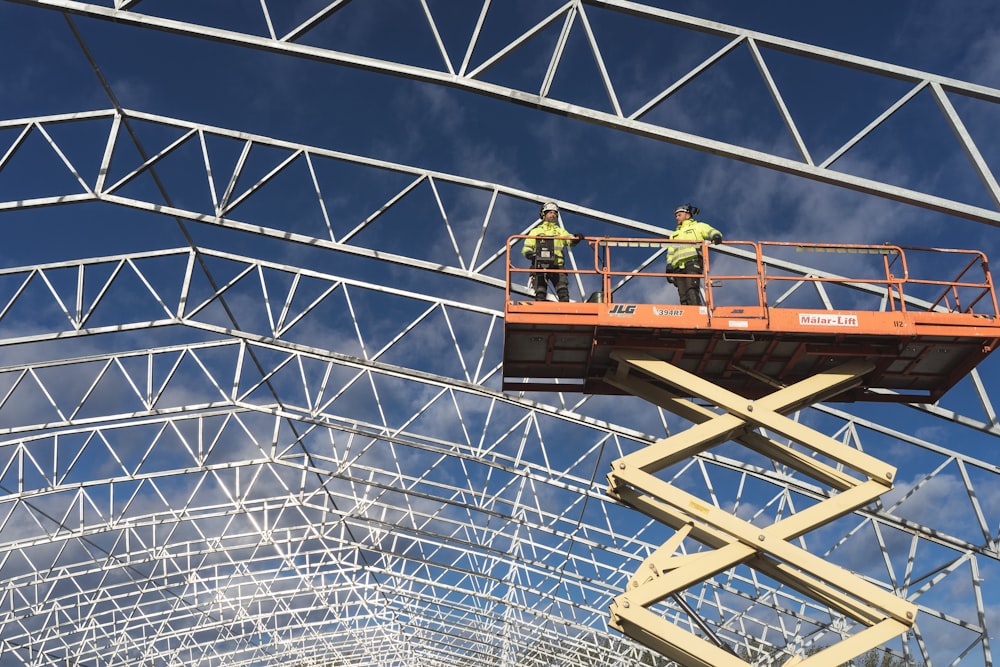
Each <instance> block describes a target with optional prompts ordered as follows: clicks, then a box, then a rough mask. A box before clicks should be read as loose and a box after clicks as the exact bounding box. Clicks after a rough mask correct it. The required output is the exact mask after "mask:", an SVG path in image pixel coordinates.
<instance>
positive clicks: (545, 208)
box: [541, 201, 559, 215]
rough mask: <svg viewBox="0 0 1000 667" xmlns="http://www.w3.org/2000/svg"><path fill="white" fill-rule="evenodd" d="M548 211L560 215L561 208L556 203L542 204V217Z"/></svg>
mask: <svg viewBox="0 0 1000 667" xmlns="http://www.w3.org/2000/svg"><path fill="white" fill-rule="evenodd" d="M546 211H555V212H556V213H558V212H559V207H558V206H557V205H556V203H555V202H554V201H547V202H545V203H544V204H542V211H541V213H542V215H545V212H546Z"/></svg>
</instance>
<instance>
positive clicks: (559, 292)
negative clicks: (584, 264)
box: [521, 201, 583, 301]
mask: <svg viewBox="0 0 1000 667" xmlns="http://www.w3.org/2000/svg"><path fill="white" fill-rule="evenodd" d="M582 238H583V237H582V236H574V235H573V234H570V233H569V232H568V231H566V230H565V229H563V227H562V225H561V224H559V206H557V205H556V203H555V202H552V201H549V202H545V203H544V204H542V209H541V211H540V212H539V219H538V222H537V223H536V224H535V226H534V227H533V228H532V229H531V231H530V232H528V238H526V239H524V247H523V248H521V254H522V255H524V256H525V257H526V258H527V259H528V261H530V262H531V267H532V268H534V269H546V270H545V271H540V272H538V273H534V274H532V282H533V283H534V285H535V298H536V299H537V300H539V301H545V299H546V298H547V297H548V283H550V282H551V283H552V284H553V285H554V286H555V288H556V296H558V297H559V300H560V301H569V278H568V276H567V275H566V273H565V272H564V271H554V270H553V269H561V268H563V266H564V265H565V257H564V256H563V249H564V248H567V247H572V246H575V245H576V244H577V243H579V242H580V240H581V239H582Z"/></svg>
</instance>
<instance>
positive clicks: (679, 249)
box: [667, 218, 722, 270]
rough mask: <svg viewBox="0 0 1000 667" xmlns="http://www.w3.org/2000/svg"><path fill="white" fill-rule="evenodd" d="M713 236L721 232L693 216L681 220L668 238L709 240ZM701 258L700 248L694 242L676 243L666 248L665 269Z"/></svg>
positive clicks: (678, 266) (720, 234)
mask: <svg viewBox="0 0 1000 667" xmlns="http://www.w3.org/2000/svg"><path fill="white" fill-rule="evenodd" d="M713 236H719V237H721V236H722V232H720V231H719V230H718V229H716V228H715V227H713V226H712V225H710V224H708V223H707V222H700V221H698V220H695V219H694V218H689V219H687V220H682V221H681V222H680V224H679V225H677V229H675V230H674V231H673V233H671V234H670V238H671V239H673V240H676V241H709V240H711V239H712V237H713ZM700 258H701V248H700V247H698V245H697V244H695V243H678V244H676V245H671V246H669V247H668V248H667V269H668V270H670V269H676V268H680V267H682V266H684V265H685V264H687V263H688V262H690V261H691V260H695V259H700Z"/></svg>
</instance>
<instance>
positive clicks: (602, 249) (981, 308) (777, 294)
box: [506, 235, 1000, 317]
mask: <svg viewBox="0 0 1000 667" xmlns="http://www.w3.org/2000/svg"><path fill="white" fill-rule="evenodd" d="M525 238H528V237H527V236H525V235H516V236H512V237H510V238H509V239H508V243H507V262H506V266H507V302H508V303H512V302H513V301H514V300H516V298H517V297H516V295H517V294H522V295H525V296H527V297H529V298H532V297H533V296H534V295H533V293H532V292H531V291H530V290H529V289H528V288H527V287H526V285H527V283H528V278H529V276H531V274H535V273H541V274H545V273H553V272H564V273H566V274H568V277H569V280H570V284H571V289H572V288H573V287H574V286H576V287H578V289H577V290H576V292H577V293H580V294H588V293H589V295H590V296H589V299H584V298H583V297H581V300H590V301H601V302H608V303H610V302H616V303H656V304H669V303H676V294H673V293H672V292H673V290H672V289H671V288H670V286H669V285H668V284H667V279H668V278H672V277H676V276H679V275H681V274H678V273H674V272H670V271H668V270H667V266H666V254H667V249H668V248H669V247H670V246H671V245H681V244H684V245H696V246H698V252H699V253H700V254H701V259H702V265H703V267H704V271H703V273H702V274H701V277H702V286H703V294H704V301H705V305H706V307H707V308H708V309H709V310H710V311H711V309H713V308H714V307H717V306H722V305H725V306H737V305H738V306H747V307H763V308H765V309H770V308H782V307H794V308H822V309H827V310H834V309H838V308H840V309H850V310H872V311H877V312H906V311H927V312H959V313H967V314H979V315H984V316H986V317H996V316H997V314H998V312H1000V310H998V306H997V299H996V293H995V290H994V285H993V281H992V277H991V275H990V271H989V263H988V261H987V258H986V256H985V254H984V253H982V252H980V251H977V250H963V249H948V248H919V247H911V246H898V245H889V244H884V245H866V244H833V243H794V242H778V241H724V242H723V243H722V244H720V245H718V246H713V245H711V244H709V243H707V242H691V241H672V240H670V239H667V238H627V237H584V239H583V241H582V242H581V243H580V244H579V245H578V246H577V247H576V248H574V249H570V248H566V249H564V251H563V252H564V255H565V258H566V261H565V266H563V267H561V268H550V269H536V268H532V267H531V266H530V265H528V266H525V264H527V260H525V259H524V258H523V257H521V256H520V247H521V243H523V240H524V239H525ZM566 240H569V237H567V239H566ZM581 251H582V252H581ZM803 253H808V254H809V255H810V256H809V258H808V260H807V261H801V260H800V259H795V258H796V257H799V258H800V257H801V255H802V254H803ZM522 284H523V285H525V287H520V288H519V287H518V285H522ZM549 292H552V290H551V289H550V290H549ZM835 295H836V297H837V299H839V300H840V301H839V303H835V302H834V299H835Z"/></svg>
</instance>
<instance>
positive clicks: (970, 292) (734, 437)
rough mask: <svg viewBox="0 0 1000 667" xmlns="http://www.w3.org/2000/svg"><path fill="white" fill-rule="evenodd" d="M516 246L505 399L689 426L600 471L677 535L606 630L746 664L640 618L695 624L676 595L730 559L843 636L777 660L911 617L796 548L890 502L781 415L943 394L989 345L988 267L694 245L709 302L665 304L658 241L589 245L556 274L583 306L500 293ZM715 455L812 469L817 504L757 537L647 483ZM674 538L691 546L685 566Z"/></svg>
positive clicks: (881, 592) (681, 654)
mask: <svg viewBox="0 0 1000 667" xmlns="http://www.w3.org/2000/svg"><path fill="white" fill-rule="evenodd" d="M523 238H524V237H512V238H511V239H510V241H509V243H508V262H507V266H508V294H507V299H506V308H505V315H506V322H505V338H504V357H503V366H504V388H505V389H507V390H514V391H564V392H566V391H580V392H584V393H594V394H623V395H632V396H636V397H639V398H642V399H644V400H646V401H648V402H650V403H652V404H655V405H657V406H659V407H661V408H663V409H665V410H668V411H670V412H672V413H674V414H676V415H678V416H680V417H682V418H684V419H686V420H687V421H689V422H691V424H692V425H691V427H690V428H688V429H687V430H684V431H682V432H679V433H676V434H674V435H672V436H670V437H667V438H664V439H661V440H659V441H657V442H654V443H653V444H651V445H649V446H648V447H645V448H643V449H641V450H639V451H636V452H634V453H632V454H629V455H627V456H624V457H623V458H621V459H619V460H617V461H615V462H614V463H613V464H612V469H611V472H610V473H609V474H608V494H609V495H610V496H611V497H613V498H615V499H616V500H618V501H620V502H622V503H624V504H625V505H628V506H630V507H632V508H634V509H636V510H639V511H641V512H643V513H644V514H646V515H648V516H650V517H652V518H654V519H655V520H657V521H659V522H661V523H663V524H665V525H667V526H669V527H670V528H672V529H673V530H674V531H675V533H674V534H673V536H672V537H671V538H670V539H669V540H668V541H667V542H666V543H665V544H663V545H662V546H661V547H660V548H659V549H657V550H656V551H655V552H654V553H653V554H651V555H650V556H649V557H648V558H647V559H646V560H645V561H644V562H643V564H642V566H641V567H640V569H639V571H638V572H637V573H636V574H635V576H634V578H633V579H632V581H631V582H630V583H629V585H628V589H627V590H626V591H624V592H623V593H622V594H621V595H619V596H618V597H616V598H615V600H614V601H613V603H612V605H611V617H610V625H611V626H612V627H614V628H616V629H617V630H619V631H621V632H622V633H623V634H625V635H627V636H629V637H632V638H633V639H635V640H637V641H639V642H641V643H642V644H644V645H646V646H649V647H650V648H653V649H655V650H657V651H659V652H660V653H662V654H663V655H665V656H666V657H668V658H670V659H671V660H674V661H676V662H678V663H679V664H682V665H685V666H686V667H687V666H691V667H743V666H747V667H748V666H749V663H747V662H745V661H744V660H742V659H741V658H740V657H738V656H737V655H736V654H735V653H734V652H733V650H732V648H731V647H729V646H728V645H727V644H725V642H724V641H722V640H721V639H720V638H719V637H717V636H716V635H715V634H714V633H713V632H712V631H711V629H710V628H709V627H708V625H707V624H706V623H704V622H703V621H702V620H701V619H698V618H692V621H693V623H694V624H695V625H697V626H698V628H699V629H700V630H701V636H699V635H696V634H693V633H691V632H688V631H687V630H685V629H684V628H682V627H681V626H679V625H677V624H675V623H673V622H671V621H669V620H667V619H666V618H664V617H663V616H662V615H661V614H658V613H657V612H656V611H655V610H653V609H652V607H654V606H655V605H657V604H658V603H661V602H664V601H665V600H668V598H669V599H670V600H672V601H673V602H674V604H675V605H676V606H678V607H679V608H680V609H681V610H682V611H684V612H686V613H689V614H690V615H691V616H692V617H694V614H693V612H692V611H691V610H690V608H689V607H687V605H686V604H685V603H684V600H683V593H684V591H685V590H687V589H689V588H691V587H693V586H696V585H697V584H700V583H702V582H704V581H707V580H709V579H711V578H712V577H714V576H716V575H718V574H720V573H722V572H725V571H727V570H729V569H731V568H734V567H737V566H743V567H748V568H751V569H753V570H754V571H756V572H758V573H760V574H761V575H763V576H766V577H768V578H770V579H771V580H773V581H775V582H778V583H779V584H781V585H784V586H787V587H788V588H791V589H793V590H795V591H797V592H798V593H799V594H801V595H803V596H805V597H808V598H809V599H811V600H814V601H816V602H818V603H819V604H821V605H824V606H825V607H826V608H828V609H829V610H830V612H831V614H832V615H834V616H838V615H839V616H841V617H843V618H846V619H850V620H851V621H853V622H854V627H855V628H858V630H857V631H855V632H854V633H853V634H851V635H850V636H849V637H848V638H846V639H843V640H841V641H839V642H838V643H835V644H832V645H830V646H826V647H824V648H823V649H822V650H820V651H819V652H818V653H815V654H813V655H810V656H808V657H803V656H795V657H792V658H791V659H789V660H788V661H787V662H786V663H785V664H786V665H802V666H808V667H820V666H825V667H836V666H837V665H842V664H844V663H846V662H848V661H850V660H852V659H853V658H855V657H857V656H859V655H862V654H864V653H866V652H867V651H869V650H871V649H873V648H875V647H877V646H879V645H881V644H884V643H885V642H888V641H890V640H892V639H893V638H895V637H898V636H899V635H901V634H903V633H905V632H906V631H907V630H908V629H909V628H910V627H911V626H912V625H913V623H914V620H915V618H916V614H917V607H916V606H915V605H914V604H912V603H910V602H908V601H907V600H905V599H903V598H901V597H899V596H898V595H897V594H895V593H894V592H893V591H890V590H887V589H885V588H882V587H880V586H877V585H875V584H873V583H871V582H869V581H868V580H866V579H864V578H862V577H860V576H858V575H857V574H855V573H853V572H850V571H849V570H846V569H844V568H842V567H840V566H838V565H835V564H833V563H830V562H829V561H827V560H825V559H823V558H820V557H818V556H816V555H814V554H811V553H809V552H808V551H806V550H805V549H803V548H801V547H800V546H797V544H795V543H794V542H795V541H796V539H797V538H798V537H800V536H802V535H804V534H806V533H808V532H810V531H813V530H816V529H818V528H821V527H823V526H825V525H827V524H829V523H830V522H833V521H835V520H837V519H839V518H840V517H843V516H845V515H847V514H850V513H851V512H854V511H855V510H858V509H859V508H862V507H865V506H867V505H869V504H870V503H872V502H873V501H875V500H876V499H877V498H878V497H879V496H881V495H882V494H884V493H885V492H886V491H888V490H890V489H891V488H892V485H893V478H894V475H895V472H896V471H895V468H894V467H893V466H891V465H890V464H889V463H887V462H885V461H881V460H879V459H877V458H875V457H873V456H871V455H868V454H866V453H864V452H861V451H859V450H858V449H855V448H853V447H850V446H848V445H846V444H843V443H841V442H839V441H837V440H835V439H833V438H831V437H829V436H827V435H825V434H823V433H821V432H819V431H816V430H814V429H812V428H809V427H808V426H806V425H804V424H802V423H800V422H799V421H797V420H795V419H792V418H790V417H789V416H788V415H790V414H792V413H795V412H796V411H798V410H801V409H803V408H805V407H807V406H809V405H812V404H816V403H819V402H823V401H881V402H901V403H932V402H934V401H936V400H937V399H938V398H940V397H941V396H942V395H943V394H944V393H945V392H947V391H948V389H950V388H951V387H952V386H953V385H954V384H955V383H956V382H958V381H959V380H960V379H961V378H962V377H964V376H965V375H966V374H968V373H969V372H970V371H971V370H972V369H974V368H975V367H976V365H977V364H979V363H980V362H981V361H982V360H983V359H985V358H986V356H987V355H988V354H990V353H991V352H992V351H993V349H995V348H996V346H997V343H998V341H1000V318H998V310H997V301H996V294H995V292H994V288H993V283H992V279H991V277H990V272H989V267H988V263H987V260H986V257H985V256H984V255H983V254H982V253H979V252H977V251H968V250H952V249H941V248H904V247H901V246H890V245H872V246H869V245H843V244H794V243H762V242H732V241H727V242H726V243H724V244H723V245H721V246H710V245H708V244H705V243H701V244H698V245H699V251H700V252H701V253H702V259H703V265H704V266H705V274H704V275H703V276H702V286H703V298H704V302H705V305H704V306H679V305H671V304H670V303H650V301H651V300H655V299H650V298H649V295H650V294H656V295H657V297H656V298H657V299H658V298H662V299H663V300H664V301H668V300H669V297H670V296H671V293H672V292H673V290H672V289H668V285H667V281H666V279H667V278H668V277H669V275H670V274H668V273H666V272H665V271H658V270H656V269H654V268H651V267H654V266H656V265H660V266H663V260H662V256H663V255H664V254H665V250H666V247H667V246H668V245H669V243H670V242H669V241H668V240H667V239H648V238H647V239H625V238H605V237H601V238H588V239H587V244H588V246H589V248H590V249H591V250H592V253H593V257H592V260H593V262H592V265H591V258H585V259H581V261H580V262H579V264H578V267H585V268H572V269H571V268H568V267H567V268H566V269H560V270H565V271H567V272H568V273H570V274H571V276H570V277H571V279H575V280H576V281H577V284H578V285H581V286H582V285H584V284H589V285H591V286H593V287H596V288H597V289H596V290H595V291H594V292H593V294H592V295H591V298H589V299H587V300H586V301H584V302H571V303H558V302H548V301H544V302H536V301H529V300H522V299H523V298H524V297H519V296H518V295H517V294H515V292H516V291H517V287H516V286H517V285H520V284H524V283H526V282H527V279H528V276H529V275H530V273H532V271H533V270H532V269H530V268H518V267H515V266H514V265H513V264H512V263H511V257H512V256H515V257H516V253H515V252H512V251H513V250H515V248H516V246H517V245H518V244H519V242H520V241H521V239H523ZM581 247H582V246H581ZM801 252H808V253H814V255H813V256H812V257H811V260H812V261H811V262H810V264H812V265H816V264H820V265H823V266H824V267H827V266H829V268H828V269H827V268H824V269H822V270H810V271H808V272H806V271H802V270H801V267H799V266H798V265H797V264H794V263H793V262H791V261H790V260H789V259H787V258H788V257H790V256H791V253H801ZM577 254H578V255H579V254H581V253H579V252H578V253H577ZM942 275H944V276H948V277H947V278H941V277H940V276H942ZM661 295H662V296H661ZM835 302H836V303H837V306H836V307H835V305H834V304H835ZM706 405H709V406H714V408H715V409H710V408H709V407H705V406H706ZM775 438H781V439H782V440H781V441H778V440H776V439H775ZM727 442H732V443H736V444H738V445H741V446H743V447H745V448H747V449H748V450H751V451H752V452H754V453H756V454H758V455H763V456H766V457H768V458H770V459H772V460H774V461H776V462H777V463H779V464H781V465H783V466H785V467H786V468H788V469H791V470H794V471H796V472H797V473H799V474H801V475H805V476H808V477H809V478H810V479H811V480H813V481H815V482H816V483H817V484H819V485H821V486H823V487H825V488H827V489H829V493H828V495H826V497H825V499H823V500H820V501H819V502H816V503H815V504H813V505H811V506H809V507H807V508H805V509H803V510H800V511H798V512H796V513H794V514H792V515H790V516H787V517H785V518H783V519H781V520H778V521H776V522H774V523H772V524H771V525H768V526H765V527H760V526H757V525H754V524H752V523H750V522H747V521H744V520H742V519H740V518H737V517H736V516H734V515H732V514H730V513H728V512H726V511H725V510H723V509H721V508H720V507H718V506H716V505H715V504H713V503H710V502H708V501H706V500H704V499H702V498H699V497H698V496H696V495H693V494H691V493H689V492H687V491H685V490H683V489H680V488H678V487H677V486H675V485H673V484H670V483H669V482H667V481H665V480H663V479H661V478H660V477H658V476H657V473H659V472H661V471H663V470H664V469H666V468H668V467H670V466H672V465H674V464H676V463H679V462H682V461H684V460H686V459H689V458H690V457H693V456H696V455H698V454H701V453H704V452H706V451H707V450H709V449H710V448H712V447H715V446H718V445H720V444H722V443H727ZM792 443H794V445H795V446H792ZM685 540H693V541H694V542H697V543H699V544H700V545H703V547H705V550H704V551H699V552H698V553H692V554H684V553H681V552H680V546H681V545H682V543H684V541H685Z"/></svg>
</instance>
